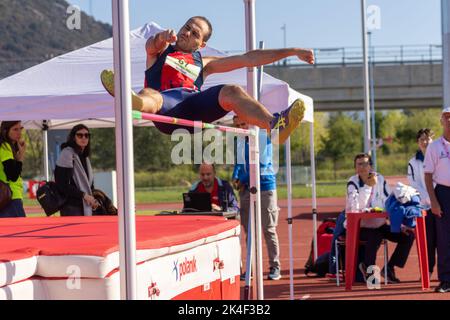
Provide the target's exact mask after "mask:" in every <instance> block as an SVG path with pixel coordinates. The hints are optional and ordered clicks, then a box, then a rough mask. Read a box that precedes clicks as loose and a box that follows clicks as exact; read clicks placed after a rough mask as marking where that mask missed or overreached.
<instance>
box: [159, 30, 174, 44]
mask: <svg viewBox="0 0 450 320" xmlns="http://www.w3.org/2000/svg"><path fill="white" fill-rule="evenodd" d="M159 39H161V40H162V41H164V42H166V43H172V42H175V41H177V34H176V33H175V30H173V29H168V30H166V31H163V32H161V33H160V34H159Z"/></svg>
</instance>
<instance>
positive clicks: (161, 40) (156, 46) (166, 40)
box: [145, 29, 177, 68]
mask: <svg viewBox="0 0 450 320" xmlns="http://www.w3.org/2000/svg"><path fill="white" fill-rule="evenodd" d="M175 41H177V35H176V33H175V31H174V30H172V29H169V30H166V31H162V32H159V33H157V34H155V35H154V36H153V37H150V38H148V39H147V42H146V43H145V51H146V52H147V63H146V64H147V68H149V67H151V66H152V65H153V63H154V62H155V61H156V59H157V58H158V55H159V54H160V53H161V52H163V51H164V50H166V48H167V46H168V45H169V44H171V43H172V42H175Z"/></svg>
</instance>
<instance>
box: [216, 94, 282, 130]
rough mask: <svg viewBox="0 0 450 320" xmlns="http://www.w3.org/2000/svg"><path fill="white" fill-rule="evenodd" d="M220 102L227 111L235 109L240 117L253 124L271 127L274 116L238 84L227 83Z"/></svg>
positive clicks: (265, 127) (264, 127)
mask: <svg viewBox="0 0 450 320" xmlns="http://www.w3.org/2000/svg"><path fill="white" fill-rule="evenodd" d="M219 104H220V106H221V107H222V108H223V109H224V110H226V111H229V112H230V111H234V112H235V113H236V114H237V115H238V116H239V118H241V119H242V120H244V121H245V122H247V123H248V124H251V125H256V126H258V127H260V128H263V129H270V123H271V121H272V120H273V119H274V116H273V115H272V114H271V113H270V112H269V111H268V110H267V109H266V108H265V107H264V106H263V105H262V104H261V103H259V102H258V101H256V100H255V99H253V98H252V97H251V96H250V95H249V94H248V93H247V92H245V90H244V89H242V88H241V87H240V86H236V85H225V86H223V88H222V89H221V90H220V94H219Z"/></svg>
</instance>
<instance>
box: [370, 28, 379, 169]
mask: <svg viewBox="0 0 450 320" xmlns="http://www.w3.org/2000/svg"><path fill="white" fill-rule="evenodd" d="M369 50H370V56H369V66H370V68H369V79H370V110H371V113H372V161H373V168H374V169H375V171H377V138H376V137H377V135H376V132H375V89H374V79H373V77H374V75H373V73H374V67H375V65H374V54H373V47H372V32H369Z"/></svg>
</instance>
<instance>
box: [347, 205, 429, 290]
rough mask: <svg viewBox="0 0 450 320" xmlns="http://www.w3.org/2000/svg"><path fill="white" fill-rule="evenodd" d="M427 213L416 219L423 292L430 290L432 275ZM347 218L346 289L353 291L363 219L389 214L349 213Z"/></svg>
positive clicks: (384, 216) (424, 212)
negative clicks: (427, 233) (428, 248)
mask: <svg viewBox="0 0 450 320" xmlns="http://www.w3.org/2000/svg"><path fill="white" fill-rule="evenodd" d="M426 214H427V213H426V211H422V217H418V218H417V219H416V228H415V235H416V244H417V254H418V256H419V271H420V279H421V282H422V290H429V289H430V275H429V273H428V251H427V236H426V230H425V216H426ZM346 216H347V234H346V241H345V242H346V243H345V245H346V255H345V273H346V277H345V289H346V290H347V291H350V290H352V286H353V282H354V281H355V271H356V263H357V255H358V243H359V231H360V222H361V220H363V219H372V218H387V217H388V214H387V213H386V212H383V213H360V212H348V213H347V214H346Z"/></svg>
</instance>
